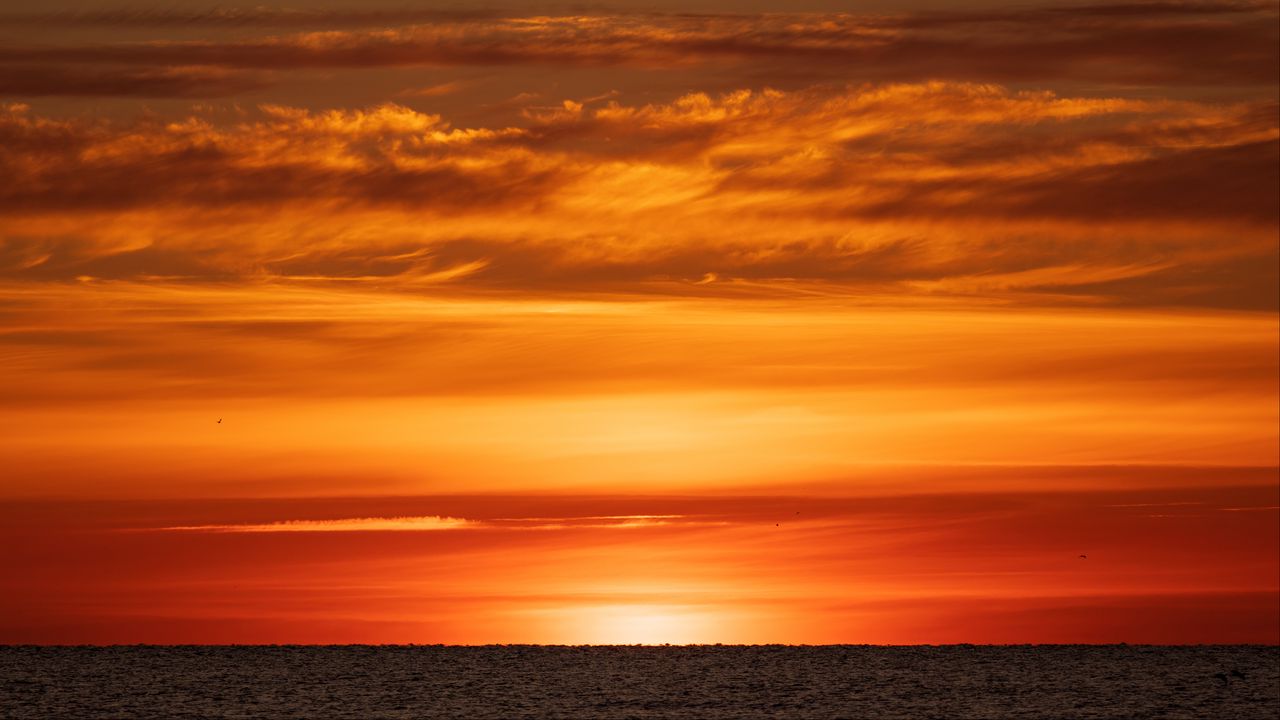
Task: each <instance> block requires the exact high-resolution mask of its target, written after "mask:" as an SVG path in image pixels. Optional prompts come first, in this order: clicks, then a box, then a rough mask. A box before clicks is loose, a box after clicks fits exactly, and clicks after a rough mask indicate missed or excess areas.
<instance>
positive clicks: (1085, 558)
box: [1080, 555, 1089, 560]
mask: <svg viewBox="0 0 1280 720" xmlns="http://www.w3.org/2000/svg"><path fill="white" fill-rule="evenodd" d="M1080 559H1081V560H1088V559H1089V556H1088V555H1081V556H1080Z"/></svg>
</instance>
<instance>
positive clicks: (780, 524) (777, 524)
mask: <svg viewBox="0 0 1280 720" xmlns="http://www.w3.org/2000/svg"><path fill="white" fill-rule="evenodd" d="M773 526H774V527H782V523H774V524H773Z"/></svg>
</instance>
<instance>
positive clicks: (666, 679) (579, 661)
mask: <svg viewBox="0 0 1280 720" xmlns="http://www.w3.org/2000/svg"><path fill="white" fill-rule="evenodd" d="M0 716H2V717H4V718H361V719H362V720H373V719H376V718H503V719H511V718H592V719H596V718H598V719H601V720H604V719H608V718H696V719H698V720H718V719H720V718H904V719H905V718H911V719H913V720H914V719H918V718H939V719H947V720H960V719H965V718H977V719H981V720H997V719H1000V718H1064V719H1065V718H1116V719H1117V720H1118V719H1119V718H1125V719H1127V720H1132V719H1134V718H1213V719H1215V720H1219V719H1223V718H1245V719H1252V718H1257V719H1258V720H1264V719H1271V720H1274V719H1275V718H1277V717H1280V648H1278V647H1276V646H1260V645H1199V646H1149V645H1020V646H1007V645H1002V646H982V645H946V646H907V647H885V646H859V645H823V646H792V645H754V646H734V645H697V646H545V645H538V646H533V645H494V646H465V647H464V646H432V645H396V646H387V645H376V646H375V645H342V646H315V645H297V646H291V645H272V646H245V645H241V646H195V645H187V646H111V647H36V646H7V647H0Z"/></svg>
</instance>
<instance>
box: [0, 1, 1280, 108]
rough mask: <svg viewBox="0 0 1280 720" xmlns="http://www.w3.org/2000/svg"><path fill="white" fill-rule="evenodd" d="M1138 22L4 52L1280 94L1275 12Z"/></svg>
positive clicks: (766, 26)
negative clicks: (1265, 88) (717, 67)
mask: <svg viewBox="0 0 1280 720" xmlns="http://www.w3.org/2000/svg"><path fill="white" fill-rule="evenodd" d="M1137 7H1138V6H1134V5H1112V6H1089V7H1081V8H1052V9H1047V10H1046V9H1029V10H1026V11H1020V12H1008V13H1002V14H950V15H948V14H929V15H907V16H898V17H885V16H855V15H610V16H595V17H591V18H589V19H588V20H586V21H583V20H580V19H576V18H569V17H560V18H552V19H549V20H531V19H519V18H514V19H495V18H487V17H484V16H483V15H479V16H471V15H465V16H463V17H460V18H454V17H453V16H451V15H446V16H444V17H442V18H436V19H435V20H434V21H432V22H430V23H428V24H421V25H409V26H399V27H396V28H393V29H390V30H378V31H333V32H328V33H323V34H296V35H284V36H279V37H267V38H257V39H238V40H234V41H214V40H199V41H191V40H184V41H169V40H166V41H160V42H134V43H121V44H84V45H70V44H68V45H61V44H60V45H44V46H39V45H28V46H22V45H10V46H9V47H6V48H2V49H0V62H2V63H26V64H33V63H39V64H46V65H60V64H72V65H74V64H81V63H90V64H99V63H111V64H124V65H132V66H137V67H147V68H163V67H171V66H179V65H182V66H186V65H203V66H214V67H223V68H239V69H262V70H265V69H275V70H285V69H302V68H339V67H345V68H375V67H400V66H421V65H486V66H493V65H526V64H530V63H541V64H553V65H562V66H583V67H600V66H632V67H637V68H687V67H689V66H691V65H697V64H701V63H731V64H737V65H740V66H742V67H741V68H740V69H741V70H742V71H744V72H752V68H753V67H755V66H758V65H761V64H764V65H765V66H767V67H768V68H770V70H769V71H770V72H777V73H779V74H780V75H781V76H789V75H792V74H794V73H796V72H803V73H808V74H810V75H813V76H821V75H824V74H825V75H827V76H831V77H839V78H841V79H842V80H843V81H846V82H847V81H849V80H859V79H860V80H868V81H885V80H903V81H909V80H920V79H936V78H943V79H953V80H973V81H989V82H1023V81H1026V82H1030V81H1075V82H1088V83H1117V84H1134V83H1139V84H1142V83H1146V84H1163V85H1232V86H1256V85H1269V84H1270V85H1273V84H1275V83H1276V82H1277V81H1280V70H1278V69H1277V66H1278V60H1280V52H1278V45H1280V31H1278V29H1277V18H1276V13H1275V12H1274V8H1272V7H1270V6H1259V5H1240V4H1223V5H1219V4H1212V3H1191V4H1178V3H1158V4H1155V5H1152V6H1150V12H1148V13H1139V12H1136V8H1137ZM251 15H252V14H251ZM68 17H72V16H68ZM85 17H89V16H85ZM139 17H140V18H143V19H145V18H147V17H164V18H167V17H170V16H168V15H160V16H150V15H146V14H143V15H141V16H139ZM175 17H176V16H175ZM236 17H239V16H238V15H237V14H236V13H234V12H233V13H230V14H227V15H224V14H219V13H213V14H211V15H208V16H204V15H197V16H189V17H188V21H189V22H191V23H196V24H198V22H199V19H200V18H212V19H213V20H215V21H217V22H223V21H225V22H231V21H233V20H234V19H235V18H236ZM263 17H266V18H277V19H285V18H290V19H296V18H295V16H293V15H290V14H289V13H283V14H280V13H277V14H272V13H270V12H268V13H266V14H265V15H263ZM302 17H310V16H309V15H307V14H305V13H304V14H303V15H302ZM318 17H329V16H327V15H322V16H318ZM332 17H334V18H340V17H342V16H341V14H338V15H334V16H332ZM359 17H360V15H359V14H358V13H357V14H355V15H353V16H352V17H350V18H348V19H349V20H350V21H351V23H352V24H360V23H359V22H357V20H358V18H359ZM370 17H380V16H378V15H377V14H376V13H375V14H373V15H372V16H370ZM395 17H397V16H396V15H394V14H392V15H388V16H387V19H388V20H390V19H394V18H395ZM411 17H412V14H411V13H410V14H409V15H407V16H406V18H411ZM339 24H340V23H339ZM757 74H758V73H757ZM766 74H767V73H766ZM29 92H34V91H32V90H29Z"/></svg>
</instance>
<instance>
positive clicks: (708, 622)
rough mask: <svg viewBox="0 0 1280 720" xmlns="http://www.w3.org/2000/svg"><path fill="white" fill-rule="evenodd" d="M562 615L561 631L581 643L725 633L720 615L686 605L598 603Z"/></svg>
mask: <svg viewBox="0 0 1280 720" xmlns="http://www.w3.org/2000/svg"><path fill="white" fill-rule="evenodd" d="M556 614H557V615H559V614H561V613H560V612H557V613H556ZM563 616H564V617H563V622H564V626H565V628H566V629H565V633H564V634H565V635H566V636H570V637H576V638H577V640H576V642H578V643H580V644H584V645H664V644H666V645H697V644H704V643H714V642H717V639H718V638H719V639H723V638H724V637H725V634H724V632H723V630H724V622H723V619H722V618H720V617H718V616H716V615H715V614H713V613H710V612H707V611H706V610H703V609H699V608H693V607H689V606H685V605H665V604H619V605H597V606H593V607H586V608H572V609H566V610H564V611H563Z"/></svg>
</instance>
